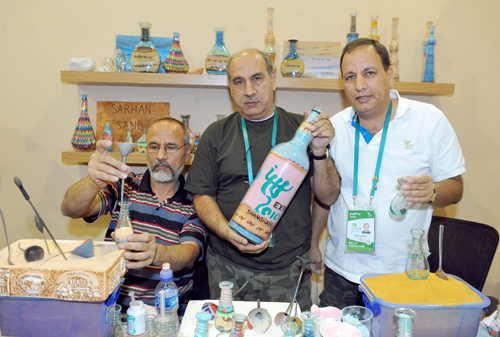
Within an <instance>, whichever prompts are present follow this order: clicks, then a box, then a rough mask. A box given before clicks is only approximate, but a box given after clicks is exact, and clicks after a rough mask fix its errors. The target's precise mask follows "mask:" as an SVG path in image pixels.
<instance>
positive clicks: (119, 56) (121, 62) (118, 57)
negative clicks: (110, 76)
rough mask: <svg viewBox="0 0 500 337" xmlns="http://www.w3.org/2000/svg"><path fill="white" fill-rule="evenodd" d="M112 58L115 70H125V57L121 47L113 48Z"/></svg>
mask: <svg viewBox="0 0 500 337" xmlns="http://www.w3.org/2000/svg"><path fill="white" fill-rule="evenodd" d="M113 59H114V60H115V65H116V72H119V73H121V72H125V66H126V65H127V58H126V57H125V55H124V54H123V49H118V48H117V49H115V53H114V55H113Z"/></svg>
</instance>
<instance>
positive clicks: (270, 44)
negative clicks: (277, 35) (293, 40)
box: [264, 8, 276, 69]
mask: <svg viewBox="0 0 500 337" xmlns="http://www.w3.org/2000/svg"><path fill="white" fill-rule="evenodd" d="M273 21H274V8H268V9H267V34H266V37H265V43H266V48H265V49H264V52H265V53H266V54H267V55H269V58H270V59H271V61H272V62H273V69H276V66H275V65H274V60H275V59H276V51H275V50H274V43H275V39H274V33H273Z"/></svg>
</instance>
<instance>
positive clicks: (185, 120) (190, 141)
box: [181, 115, 196, 149]
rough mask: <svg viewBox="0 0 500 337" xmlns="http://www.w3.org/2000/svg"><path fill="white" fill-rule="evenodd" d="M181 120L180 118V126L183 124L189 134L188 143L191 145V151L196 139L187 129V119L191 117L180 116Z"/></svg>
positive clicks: (189, 129) (188, 128)
mask: <svg viewBox="0 0 500 337" xmlns="http://www.w3.org/2000/svg"><path fill="white" fill-rule="evenodd" d="M181 118H182V124H184V126H185V127H186V129H187V130H188V133H189V143H190V144H191V149H193V148H194V142H195V140H196V137H195V135H194V133H193V131H191V128H190V127H189V119H190V118H191V115H181Z"/></svg>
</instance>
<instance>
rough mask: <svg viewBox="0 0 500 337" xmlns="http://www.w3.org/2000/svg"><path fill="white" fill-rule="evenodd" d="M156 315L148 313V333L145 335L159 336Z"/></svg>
mask: <svg viewBox="0 0 500 337" xmlns="http://www.w3.org/2000/svg"><path fill="white" fill-rule="evenodd" d="M157 336H158V328H157V327H156V315H146V333H145V334H144V337H157Z"/></svg>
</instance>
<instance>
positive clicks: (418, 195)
mask: <svg viewBox="0 0 500 337" xmlns="http://www.w3.org/2000/svg"><path fill="white" fill-rule="evenodd" d="M406 181H407V182H408V183H407V184H404V185H403V186H402V187H403V195H404V196H406V201H408V202H415V203H420V204H426V203H428V202H429V201H430V200H431V198H432V195H433V194H434V187H435V186H434V181H433V180H432V177H431V176H428V175H422V176H416V177H407V178H406ZM398 183H402V180H401V178H398Z"/></svg>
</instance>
